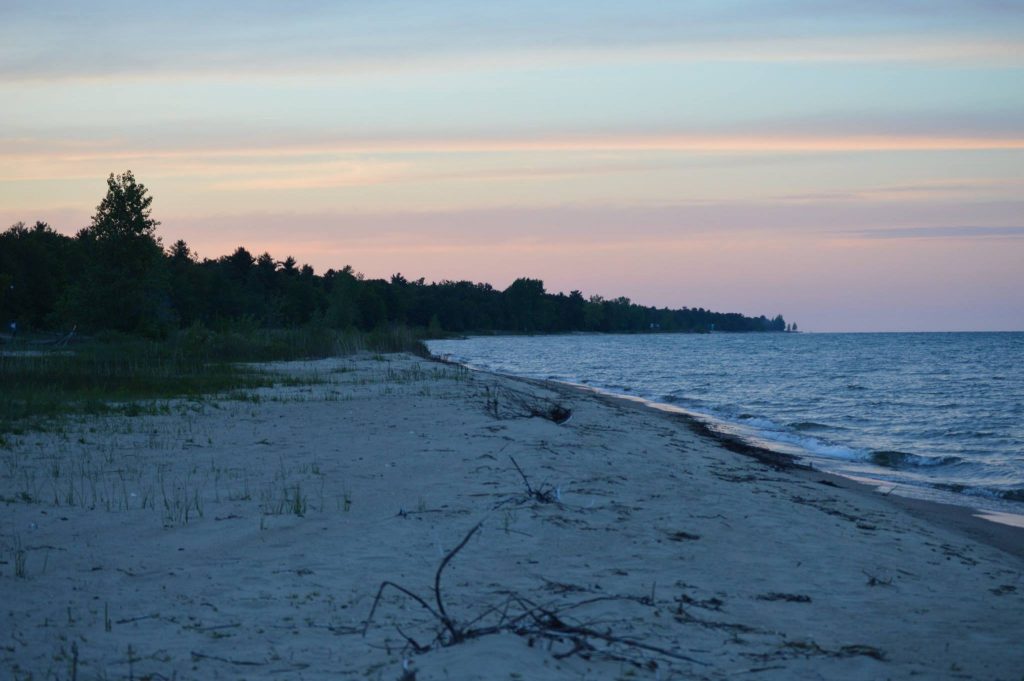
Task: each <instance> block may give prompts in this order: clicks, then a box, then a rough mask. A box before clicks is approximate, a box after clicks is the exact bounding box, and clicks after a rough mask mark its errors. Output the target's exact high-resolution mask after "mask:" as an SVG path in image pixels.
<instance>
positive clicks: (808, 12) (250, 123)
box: [0, 0, 1024, 331]
mask: <svg viewBox="0 0 1024 681" xmlns="http://www.w3.org/2000/svg"><path fill="white" fill-rule="evenodd" d="M0 101H2V102H3V105H2V106H0V228H4V227H6V226H8V225H10V224H13V223H15V222H17V221H25V222H26V223H29V224H31V223H33V222H35V221H36V220H44V221H46V222H48V223H50V225H51V226H52V227H54V228H55V229H57V230H58V231H61V232H64V233H67V234H73V233H75V232H76V231H77V230H78V229H79V228H81V227H83V226H85V225H87V224H88V223H89V220H90V217H91V215H92V214H93V212H94V211H95V207H96V205H97V204H98V203H99V201H100V199H102V197H103V194H104V193H105V190H106V177H107V176H108V175H109V174H110V173H121V172H123V171H125V170H128V169H130V170H132V171H133V172H134V174H135V176H136V178H137V179H138V180H139V181H141V182H142V183H143V184H145V185H146V186H147V187H148V188H149V190H150V193H151V195H152V196H153V197H154V202H153V216H154V217H155V218H156V219H158V220H160V221H161V223H162V224H161V226H160V228H159V230H158V233H159V235H160V236H161V237H162V239H163V241H164V243H165V244H170V243H173V242H174V241H176V240H178V239H184V240H185V241H186V242H187V243H188V244H189V245H190V247H191V248H192V249H193V250H194V251H196V252H198V254H199V256H200V257H207V258H216V257H219V256H221V255H225V254H228V253H230V252H231V251H233V250H234V249H235V248H236V247H238V246H245V247H246V248H248V249H249V250H250V251H252V252H254V253H257V254H258V253H262V252H264V251H268V252H270V253H271V254H272V255H273V256H274V257H275V258H277V259H279V260H283V259H284V258H285V257H286V256H289V255H291V256H293V257H295V259H296V260H298V261H299V262H300V263H309V264H310V265H312V266H313V267H314V268H315V269H316V270H317V272H320V273H322V272H324V271H326V270H327V269H328V268H332V267H333V268H335V269H340V268H341V267H343V266H345V265H351V266H352V267H353V268H355V269H356V270H357V271H359V272H362V273H364V274H365V275H366V276H367V277H389V276H390V275H391V274H393V273H396V272H401V273H402V274H403V275H404V276H406V278H408V279H418V278H420V277H424V278H425V279H426V280H427V281H441V280H462V279H469V280H473V281H486V282H489V283H491V284H493V285H494V286H495V287H497V288H504V287H506V286H507V285H508V284H509V283H511V282H512V281H513V280H514V279H515V278H517V277H520V276H529V277H533V278H539V279H542V280H543V281H544V282H545V285H546V288H547V290H548V291H552V292H557V291H564V292H569V291H570V290H573V289H578V290H581V291H582V292H583V293H584V294H585V295H587V296H590V295H594V294H599V295H603V296H605V297H618V296H627V297H629V298H630V299H632V300H633V301H635V302H638V303H642V304H645V305H657V306H667V307H683V306H688V307H705V308H709V309H714V310H718V311H729V312H742V313H744V314H750V315H760V314H765V315H767V316H774V315H776V314H783V315H784V316H785V318H786V319H787V321H795V322H797V323H798V324H799V326H800V328H801V329H802V330H807V331H937V330H1024V2H1020V1H1017V0H1002V1H999V0H989V1H986V0H974V1H967V0H964V1H958V0H921V1H916V0H915V1H902V2H901V1H899V0H891V1H888V2H883V1H874V0H858V1H854V0H833V1H829V2H815V1H811V0H780V1H777V2H773V1H769V0H757V1H744V2H741V1H735V0H712V1H703V0H695V1H682V0H681V1H679V2H665V1H655V0H634V1H631V2H606V1H604V0H587V1H586V2H572V1H564V2H559V3H552V2H550V1H549V0H548V1H545V2H534V1H532V0H521V1H518V2H513V3H497V2H494V3H486V2H480V1H479V0H474V1H467V2H458V1H450V0H449V1H444V0H437V1H433V2H397V1H391V0H373V1H372V2H371V1H369V0H367V1H360V2H347V1H343V0H342V1H337V0H336V1H332V2H315V1H303V0H295V1H292V2H287V3H282V2H269V1H267V2H262V1H258V0H257V1H252V2H247V3H235V2H211V1H210V0H204V1H202V2H194V1H192V0H182V1H179V2H174V3H159V4H157V3H140V2H137V1H134V0H133V1H132V2H121V1H111V0H105V1H98V2H80V1H75V2H62V1H60V0H49V1H48V2H45V3H40V2H36V1H35V0H33V1H31V2H21V1H20V0H0Z"/></svg>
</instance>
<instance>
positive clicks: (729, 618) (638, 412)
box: [0, 355, 1024, 681]
mask: <svg viewBox="0 0 1024 681" xmlns="http://www.w3.org/2000/svg"><path fill="white" fill-rule="evenodd" d="M271 368H272V370H274V371H279V372H282V373H287V374H290V375H295V376H302V377H305V378H307V379H308V384H305V385H297V386H289V387H276V388H265V389H260V390H254V391H246V392H244V393H239V394H235V395H232V396H229V397H228V396H226V397H223V398H216V399H215V398H208V399H204V400H199V401H177V402H171V403H167V404H164V403H161V404H160V405H157V406H156V407H155V408H153V409H142V410H140V412H141V413H139V414H138V415H135V416H117V417H103V418H98V417H90V418H81V419H69V420H68V421H67V422H66V423H64V424H63V425H61V426H60V427H59V428H58V429H57V430H56V431H55V432H51V433H26V434H21V435H11V436H6V437H5V442H4V446H3V447H2V448H0V500H2V501H3V509H4V511H3V519H2V526H0V593H2V597H3V601H4V603H3V615H2V617H3V625H2V629H3V636H2V638H3V640H2V653H0V654H2V664H0V669H2V670H3V672H2V675H3V676H4V677H5V678H11V679H51V678H52V679H62V680H63V679H82V680H85V679H89V680H91V679H129V678H131V679H181V680H184V679H345V678H353V679H381V680H384V681H397V680H399V679H403V680H404V681H411V680H412V679H416V680H418V681H427V680H434V679H437V680H440V679H521V680H543V679H633V678H649V679H672V678H678V679H705V678H706V679H731V678H751V679H904V678H919V679H1007V680H1014V681H1017V680H1019V679H1021V678H1022V674H1024V644H1022V641H1021V634H1022V632H1024V615H1022V612H1024V530H1020V529H1015V528H1011V527H1007V526H1002V525H996V524H994V523H987V522H984V521H981V520H978V519H975V518H973V517H971V515H970V513H969V512H966V511H964V510H963V509H957V508H949V507H941V506H936V505H933V504H924V503H917V502H909V501H906V500H900V499H895V498H893V497H891V496H885V495H883V494H880V493H877V492H875V491H873V490H871V489H868V488H866V487H864V486H861V485H857V484H855V483H852V482H849V481H846V480H842V479H837V478H834V477H830V476H827V475H824V474H821V473H818V472H815V471H809V470H801V469H797V468H788V467H786V466H784V465H780V464H781V463H783V462H771V461H768V462H765V461H759V460H758V459H757V458H756V457H753V456H750V455H749V453H744V452H741V451H732V450H730V449H729V448H728V447H725V446H722V443H720V442H718V441H716V440H715V439H713V438H709V437H707V436H705V435H702V434H700V433H699V432H695V430H694V428H693V427H692V424H691V423H690V422H689V421H688V420H687V419H685V418H683V417H681V416H679V415H677V414H671V413H666V412H662V411H658V410H655V409H651V408H648V407H645V406H644V405H642V404H638V403H635V402H630V401H626V400H621V399H615V398H611V397H607V396H602V395H598V394H594V393H588V392H585V391H581V390H577V389H574V388H571V387H568V386H561V385H555V384H541V383H537V382H528V381H521V380H516V379H512V378H508V377H502V376H496V375H491V374H487V373H481V372H470V371H468V370H466V369H463V368H462V367H458V366H453V365H446V364H441V363H437V362H431V361H428V360H425V359H421V358H417V357H413V356H410V355H384V356H371V355H362V356H357V357H354V358H340V359H332V360H323V361H317V362H303V363H287V364H278V365H271ZM566 417H568V420H565V419H566ZM439 568H443V569H440V570H439ZM382 584H383V585H384V587H383V589H382V588H381V587H382ZM378 595H379V598H378ZM371 615H372V616H371Z"/></svg>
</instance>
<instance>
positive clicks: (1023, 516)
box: [430, 332, 1024, 558]
mask: <svg viewBox="0 0 1024 681" xmlns="http://www.w3.org/2000/svg"><path fill="white" fill-rule="evenodd" d="M929 333H930V332H929ZM986 333H987V332H986ZM430 359H431V361H436V362H439V363H442V364H448V365H456V366H460V367H463V368H465V369H467V370H469V371H476V372H481V373H484V374H490V375H493V376H500V377H503V378H507V379H510V380H516V381H523V382H526V383H531V384H534V385H538V386H542V387H554V386H561V387H565V388H568V389H570V390H575V391H580V392H582V393H585V394H593V395H596V396H599V397H603V398H608V399H613V400H620V401H622V402H624V403H630V404H635V405H639V406H641V407H643V408H645V409H650V410H652V411H655V412H660V413H663V414H666V415H668V416H669V417H675V418H679V419H681V420H682V421H683V422H685V423H686V424H687V425H688V427H690V428H691V429H692V430H693V431H694V432H695V433H697V434H698V435H701V436H703V437H706V438H708V439H709V440H711V441H713V442H715V443H716V444H718V445H719V446H721V447H723V448H725V449H728V450H729V451H732V452H735V453H737V454H741V455H744V456H748V457H750V458H752V459H754V460H756V461H759V462H761V463H764V464H767V465H770V466H777V467H779V468H782V469H787V470H790V471H794V472H795V471H803V472H805V473H807V474H811V475H818V476H824V477H825V478H826V479H828V480H830V481H831V482H832V483H834V484H839V483H840V482H841V483H842V485H841V486H843V487H844V488H846V489H853V490H858V491H860V492H862V493H866V494H872V495H877V496H879V497H883V498H885V499H887V500H889V501H890V502H891V503H893V504H894V505H896V506H898V507H900V508H902V509H903V510H905V511H906V512H908V513H911V514H914V515H916V516H917V517H920V518H924V519H929V520H931V521H932V522H939V523H945V524H947V525H948V526H949V527H950V528H955V529H957V530H958V531H960V532H962V533H966V534H968V535H969V536H971V537H972V538H974V539H977V540H979V541H984V542H985V543H988V544H990V545H991V546H994V547H996V548H999V549H1001V550H1003V551H1006V552H1008V553H1011V554H1012V555H1014V556H1017V557H1019V558H1024V508H1022V510H1021V512H1019V513H1014V512H1011V511H1005V510H988V509H983V508H979V507H977V506H974V505H972V504H970V503H969V502H968V501H967V499H968V498H969V497H968V496H967V495H961V496H963V497H964V499H965V501H964V502H963V503H957V502H956V501H955V500H954V498H955V495H954V494H953V493H952V492H950V493H948V495H949V496H950V499H951V500H950V501H938V500H935V499H927V498H922V497H919V496H912V495H908V494H900V493H899V491H900V490H905V489H915V488H913V487H910V486H908V485H905V484H899V483H892V482H889V481H884V480H873V479H870V478H861V477H854V476H850V475H844V474H842V473H836V472H832V471H828V470H826V469H821V468H816V467H815V466H814V465H813V463H809V462H804V461H803V460H802V459H801V457H799V456H797V455H794V454H789V453H787V452H782V451H777V450H774V449H771V448H769V447H763V446H760V445H757V444H753V443H750V442H747V441H746V440H744V439H743V438H742V437H741V436H739V435H736V434H733V433H729V432H724V431H721V430H717V429H716V428H715V427H714V422H713V420H711V419H707V418H702V417H701V416H698V415H696V414H693V413H691V412H689V411H687V410H685V409H683V408H681V407H677V406H675V405H673V404H669V403H666V402H658V401H656V400H652V399H649V398H646V397H640V396H638V395H629V394H624V393H616V392H613V391H610V390H606V389H603V388H597V387H594V386H591V385H586V384H581V383H573V382H571V381H559V380H555V379H544V378H534V377H530V376H517V375H515V374H506V373H501V372H496V371H492V370H490V369H484V368H479V367H473V366H471V365H469V364H466V363H463V362H458V361H455V360H450V359H446V358H443V357H439V356H436V355H431V358H430ZM885 486H891V487H890V489H889V491H887V492H883V491H881V488H882V487H885ZM927 489H929V491H932V490H931V488H927ZM1022 506H1024V504H1022Z"/></svg>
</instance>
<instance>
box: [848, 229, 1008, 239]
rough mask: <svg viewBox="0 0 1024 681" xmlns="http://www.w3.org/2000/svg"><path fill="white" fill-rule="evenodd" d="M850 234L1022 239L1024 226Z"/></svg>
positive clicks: (857, 232) (884, 236)
mask: <svg viewBox="0 0 1024 681" xmlns="http://www.w3.org/2000/svg"><path fill="white" fill-rule="evenodd" d="M849 235H850V236H856V237H858V238H861V239H977V238H982V239H989V238H996V239H1007V238H1009V239H1020V238H1024V227H985V226H975V227H967V226H940V227H908V228H892V229H871V230H859V231H855V232H849Z"/></svg>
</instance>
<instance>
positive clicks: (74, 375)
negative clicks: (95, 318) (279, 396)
mask: <svg viewBox="0 0 1024 681" xmlns="http://www.w3.org/2000/svg"><path fill="white" fill-rule="evenodd" d="M401 351H409V352H415V353H416V354H425V353H426V349H425V347H424V346H423V344H422V343H421V342H420V340H419V337H418V336H417V334H415V333H414V332H412V331H410V330H408V329H405V328H394V329H382V330H378V331H373V332H369V333H362V332H358V331H335V330H331V329H325V328H318V327H308V328H298V329H284V330H268V329H242V328H232V329H227V330H216V331H215V330H210V329H207V328H205V327H200V326H193V327H190V328H188V329H186V330H184V331H182V332H180V333H178V334H175V335H174V336H173V337H170V338H167V339H162V340H152V339H145V338H139V337H134V336H125V335H121V334H104V335H101V336H98V337H95V338H91V339H88V340H85V341H81V342H79V343H76V344H73V345H71V346H70V347H54V346H40V345H33V344H31V343H29V342H24V343H21V344H7V345H5V346H4V347H3V348H2V351H0V385H3V390H2V391H0V437H2V434H3V433H9V432H19V431H22V430H26V429H37V428H43V427H45V426H46V424H47V423H51V422H52V421H53V420H54V419H57V418H59V417H61V416H65V415H69V414H105V413H124V414H125V415H127V416H135V415H139V414H142V413H151V412H153V410H154V409H159V406H158V405H157V404H154V401H159V400H167V399H173V398H182V397H185V398H188V397H200V396H202V395H208V394H216V393H223V392H226V391H238V390H251V389H255V388H260V387H266V386H271V385H277V384H281V383H282V382H287V381H289V380H296V379H294V378H287V377H285V376H283V375H281V374H277V373H275V374H271V373H269V372H267V371H264V370H262V369H261V368H260V367H259V363H261V362H271V361H287V360H296V359H313V358H323V357H332V356H345V355H353V354H356V353H358V352H374V353H387V352H401ZM306 380H312V379H306Z"/></svg>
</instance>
